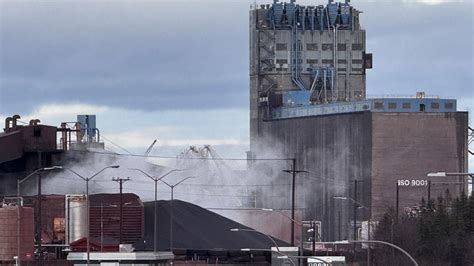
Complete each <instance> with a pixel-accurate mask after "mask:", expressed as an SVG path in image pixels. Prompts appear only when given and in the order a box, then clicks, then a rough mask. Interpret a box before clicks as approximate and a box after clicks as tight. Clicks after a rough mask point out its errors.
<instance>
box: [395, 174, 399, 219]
mask: <svg viewBox="0 0 474 266" xmlns="http://www.w3.org/2000/svg"><path fill="white" fill-rule="evenodd" d="M399 192H400V186H399V185H398V182H397V201H396V204H395V215H396V217H397V219H396V221H397V223H398V208H399V206H398V204H399Z"/></svg>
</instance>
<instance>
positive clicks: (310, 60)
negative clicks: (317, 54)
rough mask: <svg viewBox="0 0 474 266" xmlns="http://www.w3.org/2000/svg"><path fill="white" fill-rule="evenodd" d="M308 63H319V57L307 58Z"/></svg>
mask: <svg viewBox="0 0 474 266" xmlns="http://www.w3.org/2000/svg"><path fill="white" fill-rule="evenodd" d="M306 63H307V64H317V63H318V59H306Z"/></svg>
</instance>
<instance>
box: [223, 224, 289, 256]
mask: <svg viewBox="0 0 474 266" xmlns="http://www.w3.org/2000/svg"><path fill="white" fill-rule="evenodd" d="M230 231H231V232H254V233H259V234H262V235H265V236H266V237H267V238H268V239H270V240H271V241H272V242H273V244H274V245H275V247H276V249H277V251H278V252H280V247H279V246H278V243H277V242H276V241H275V239H273V237H271V236H270V235H268V234H265V233H262V232H260V231H257V230H255V229H251V228H232V229H230Z"/></svg>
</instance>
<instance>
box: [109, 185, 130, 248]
mask: <svg viewBox="0 0 474 266" xmlns="http://www.w3.org/2000/svg"><path fill="white" fill-rule="evenodd" d="M129 180H130V177H127V178H121V177H114V178H112V181H115V182H117V183H119V185H120V229H119V230H120V231H119V232H120V233H119V244H122V226H123V223H122V215H123V213H122V212H123V193H122V191H123V183H125V182H127V181H129Z"/></svg>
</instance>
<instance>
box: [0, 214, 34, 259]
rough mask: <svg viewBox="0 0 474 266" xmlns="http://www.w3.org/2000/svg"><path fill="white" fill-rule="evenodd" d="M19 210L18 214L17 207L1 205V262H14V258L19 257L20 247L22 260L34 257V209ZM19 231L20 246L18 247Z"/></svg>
mask: <svg viewBox="0 0 474 266" xmlns="http://www.w3.org/2000/svg"><path fill="white" fill-rule="evenodd" d="M19 208H20V209H19V210H20V212H19V213H18V206H16V205H15V206H9V205H3V206H1V205H0V262H4V261H13V257H14V256H18V247H20V256H19V257H20V260H30V259H32V258H33V257H34V254H33V252H34V244H35V243H34V237H35V234H34V214H33V208H27V207H19ZM18 214H19V217H18ZM18 218H20V219H18ZM18 229H19V232H20V235H19V240H20V244H21V245H20V246H18V245H17V241H18ZM0 264H1V263H0Z"/></svg>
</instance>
